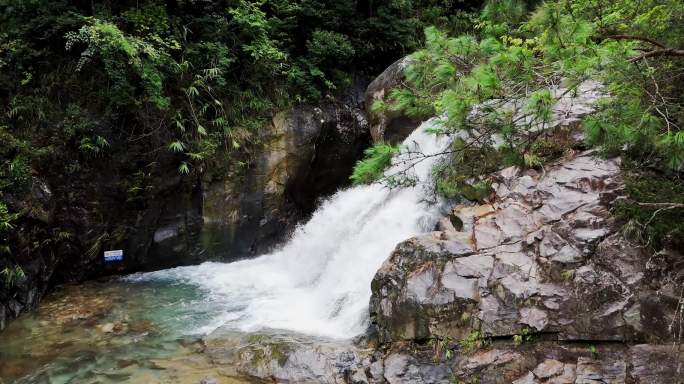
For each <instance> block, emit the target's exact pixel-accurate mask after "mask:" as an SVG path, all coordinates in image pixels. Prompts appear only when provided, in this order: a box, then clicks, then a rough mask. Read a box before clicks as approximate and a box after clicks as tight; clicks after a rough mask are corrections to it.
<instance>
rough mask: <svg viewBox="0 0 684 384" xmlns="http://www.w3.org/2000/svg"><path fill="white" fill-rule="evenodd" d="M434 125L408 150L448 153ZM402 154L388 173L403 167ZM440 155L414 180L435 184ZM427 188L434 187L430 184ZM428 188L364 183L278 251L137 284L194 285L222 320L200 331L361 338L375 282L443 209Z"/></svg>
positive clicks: (327, 205) (418, 133) (411, 140)
mask: <svg viewBox="0 0 684 384" xmlns="http://www.w3.org/2000/svg"><path fill="white" fill-rule="evenodd" d="M435 124H437V120H436V119H431V120H428V121H427V122H425V123H423V124H422V125H421V126H420V127H419V128H417V129H416V130H415V131H414V132H413V133H412V134H411V135H410V136H409V137H408V138H407V139H406V140H405V141H404V143H403V146H404V147H405V148H408V149H409V151H408V152H413V153H414V155H413V156H415V151H417V150H419V151H420V152H422V153H423V154H436V153H440V152H442V151H443V150H444V149H445V148H446V147H447V146H448V143H449V140H448V138H447V137H443V136H436V135H434V134H432V133H427V132H425V129H426V128H430V127H433V126H434V125H435ZM406 156H411V155H407V154H404V155H398V156H396V157H395V159H394V160H393V162H394V166H393V167H392V168H390V170H388V172H389V173H392V172H396V171H397V170H398V169H399V168H401V166H402V165H401V164H400V163H401V162H402V160H405V159H406ZM439 158H440V157H439V156H434V157H427V158H424V159H423V160H421V161H420V162H418V163H417V164H416V165H415V167H414V168H413V170H412V172H413V173H414V175H413V176H415V177H416V178H418V179H419V180H421V181H423V182H425V181H429V179H430V177H431V171H432V168H433V166H434V165H435V163H436V162H437V161H438V160H439ZM428 184H429V183H428ZM426 196H427V193H426V191H425V190H424V184H422V183H418V185H416V186H414V187H408V188H399V189H394V190H390V189H388V188H386V187H384V186H382V185H378V184H375V185H366V186H357V187H352V188H348V189H346V190H342V191H339V192H337V193H336V194H335V195H333V196H332V197H330V198H329V199H328V200H327V201H325V202H324V203H323V204H322V205H321V206H320V207H319V208H318V209H317V210H316V212H315V213H314V214H313V216H312V217H311V219H310V220H309V221H308V222H307V223H306V224H304V225H302V226H300V227H299V228H297V230H296V231H295V233H294V234H293V235H292V238H291V239H290V241H288V242H287V243H286V244H285V245H284V246H283V247H282V248H281V249H280V250H278V251H275V252H273V253H271V254H267V255H263V256H260V257H257V258H255V259H250V260H243V261H238V262H233V263H215V262H207V263H203V264H201V265H197V266H190V267H179V268H173V269H168V270H163V271H157V272H151V273H144V274H137V275H133V276H131V277H130V278H129V279H130V280H134V281H136V280H137V281H140V280H142V281H150V280H163V281H172V282H181V283H185V284H192V285H196V286H198V287H200V288H202V289H203V290H205V291H206V292H209V297H208V300H211V301H212V302H213V303H214V304H215V305H216V306H217V307H219V308H221V314H220V315H218V316H217V317H216V318H214V319H211V321H210V324H209V325H206V326H204V327H203V328H202V329H200V330H199V331H200V332H202V333H209V332H211V331H213V330H214V329H216V328H218V327H220V326H229V327H234V328H236V329H240V330H243V331H256V330H258V329H262V328H275V329H285V330H291V331H297V332H302V333H306V334H311V335H317V336H326V337H333V338H349V337H353V336H356V335H358V334H360V333H362V332H363V331H364V330H365V328H366V326H367V321H368V302H369V299H370V295H371V291H370V283H371V280H372V279H373V276H374V275H375V272H376V271H377V270H378V268H380V266H381V265H382V263H383V261H384V260H385V259H386V258H387V257H388V256H389V255H390V253H391V252H392V250H393V249H394V247H395V246H396V245H397V243H399V242H401V241H403V240H406V239H408V238H410V237H412V236H415V235H417V234H420V233H424V232H427V231H430V230H432V228H433V227H434V225H435V223H436V221H437V219H438V217H439V206H438V204H429V203H427V202H426V201H425V197H426Z"/></svg>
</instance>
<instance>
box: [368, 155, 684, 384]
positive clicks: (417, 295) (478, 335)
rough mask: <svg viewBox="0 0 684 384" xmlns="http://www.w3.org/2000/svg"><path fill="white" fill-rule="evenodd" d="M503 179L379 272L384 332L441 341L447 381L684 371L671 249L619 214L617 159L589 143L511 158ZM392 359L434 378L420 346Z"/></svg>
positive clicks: (646, 377)
mask: <svg viewBox="0 0 684 384" xmlns="http://www.w3.org/2000/svg"><path fill="white" fill-rule="evenodd" d="M495 180H496V183H495V184H494V190H495V196H494V197H493V198H492V199H491V200H490V202H489V203H488V204H482V205H460V206H456V207H455V208H454V209H453V215H454V216H455V217H458V219H460V220H458V221H456V222H462V223H463V227H462V228H459V229H458V230H457V229H456V228H454V226H453V225H452V220H448V219H445V220H443V221H442V222H441V223H440V230H439V231H436V232H433V233H430V234H427V235H425V236H422V237H418V238H414V239H410V240H408V241H406V242H404V243H402V244H399V245H398V246H397V248H396V250H395V252H394V253H393V254H392V255H391V256H390V258H389V259H388V260H387V261H386V262H385V264H384V265H383V267H382V268H381V269H380V270H379V271H378V273H377V275H376V277H375V279H374V281H373V285H372V289H373V296H372V298H371V306H370V312H371V318H372V322H373V324H374V325H375V327H376V329H377V331H378V337H379V339H380V342H381V343H383V344H384V345H386V346H389V348H397V347H398V346H401V345H403V343H406V342H409V343H417V344H421V343H433V344H435V345H438V346H436V347H435V349H434V353H435V355H436V356H437V357H438V358H439V359H440V360H442V363H440V364H436V365H435V364H433V363H430V366H434V367H435V368H439V369H440V370H442V371H443V378H444V380H446V378H447V377H456V378H458V379H459V380H462V381H463V382H478V383H510V382H516V383H546V382H553V383H584V382H615V383H622V382H638V383H650V382H659V383H675V382H679V381H677V380H680V379H679V374H678V369H679V367H680V365H681V364H682V363H684V360H683V359H682V357H681V356H680V355H679V354H677V353H670V352H673V350H672V346H671V344H670V342H671V341H673V340H677V339H678V337H679V332H680V328H679V325H677V324H679V322H680V321H681V319H680V318H679V315H678V314H677V312H676V310H677V302H678V300H680V298H679V296H678V295H679V292H678V290H677V287H676V286H675V285H674V282H672V281H671V280H669V279H666V278H664V276H662V275H661V273H662V271H663V270H667V267H666V266H665V265H662V263H664V262H665V260H664V259H663V260H660V261H659V262H657V261H655V260H654V259H650V258H649V254H648V253H647V252H645V251H644V250H643V249H642V248H641V247H640V246H638V245H636V244H633V243H631V242H630V241H628V240H627V239H625V237H624V236H623V235H622V233H620V232H619V227H618V226H616V225H615V224H614V223H613V222H612V219H611V217H610V208H611V204H612V202H614V201H615V200H616V199H617V198H619V197H620V196H621V195H622V190H623V187H624V184H623V181H622V179H621V176H620V170H619V164H618V162H617V161H616V160H613V159H608V160H606V159H601V158H598V157H596V156H595V154H592V153H591V152H584V153H579V154H576V155H573V156H572V157H568V158H565V159H563V160H561V161H559V162H558V163H557V164H555V165H553V166H551V167H549V168H547V169H546V173H545V174H540V173H537V172H534V171H526V172H522V171H520V170H519V169H516V168H509V169H505V170H503V171H501V172H499V173H498V174H496V175H495ZM672 325H675V326H672ZM644 343H648V344H644ZM399 349H401V347H399ZM447 351H449V355H448V356H451V355H452V354H453V355H455V356H456V357H455V358H453V359H447V358H446V357H445V356H447V355H446V353H447ZM387 359H388V360H385V369H388V368H390V372H389V373H388V372H386V374H385V378H386V379H387V380H388V381H389V382H430V381H428V380H427V377H426V376H421V375H417V376H415V377H412V376H411V375H410V374H409V373H407V372H408V371H407V369H409V368H410V366H411V365H416V364H418V363H417V362H418V361H420V356H414V355H412V354H411V353H408V354H407V353H406V352H403V353H400V354H399V355H394V354H390V355H389V357H388V358H387ZM395 360H396V361H400V362H401V363H400V364H399V363H396V361H395ZM388 361H389V362H390V363H391V364H389V365H388ZM395 363H396V364H395ZM397 364H398V365H399V367H398V368H397V367H396V366H395V365H397ZM418 365H420V364H418ZM402 372H404V373H402ZM388 375H389V376H391V377H394V379H390V377H388ZM592 380H593V381H592ZM445 382H446V381H445Z"/></svg>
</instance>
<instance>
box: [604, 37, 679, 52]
mask: <svg viewBox="0 0 684 384" xmlns="http://www.w3.org/2000/svg"><path fill="white" fill-rule="evenodd" d="M606 39H613V40H638V41H643V42H646V43H650V44H653V45H655V46H656V47H658V48H662V49H667V47H665V45H663V44H661V43H659V42H657V41H655V40H653V39H650V38H648V37H643V36H633V35H610V36H607V37H606Z"/></svg>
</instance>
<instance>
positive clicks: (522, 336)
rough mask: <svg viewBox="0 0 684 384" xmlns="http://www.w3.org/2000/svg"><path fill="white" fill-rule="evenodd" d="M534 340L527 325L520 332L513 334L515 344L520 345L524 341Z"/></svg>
mask: <svg viewBox="0 0 684 384" xmlns="http://www.w3.org/2000/svg"><path fill="white" fill-rule="evenodd" d="M532 340H533V336H532V333H531V332H530V329H529V328H527V327H523V329H521V330H520V333H519V334H516V335H513V343H514V344H515V345H520V344H522V343H529V342H531V341H532Z"/></svg>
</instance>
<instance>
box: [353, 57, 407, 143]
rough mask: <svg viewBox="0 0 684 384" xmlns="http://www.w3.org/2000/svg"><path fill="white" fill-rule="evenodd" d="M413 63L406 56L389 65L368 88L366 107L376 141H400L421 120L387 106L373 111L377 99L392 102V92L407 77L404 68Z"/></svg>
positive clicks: (371, 130) (372, 134) (387, 102)
mask: <svg viewBox="0 0 684 384" xmlns="http://www.w3.org/2000/svg"><path fill="white" fill-rule="evenodd" d="M410 64H411V59H410V57H408V56H406V57H404V58H401V59H399V60H397V61H396V62H394V63H393V64H392V65H390V66H389V67H387V69H385V71H383V72H382V73H381V74H380V75H379V76H378V77H376V78H375V80H373V81H372V82H371V83H370V84H369V85H368V89H367V90H366V107H367V110H368V120H369V123H370V133H371V136H372V137H373V140H374V141H375V142H379V141H386V142H390V143H399V142H401V141H402V140H403V139H404V138H405V137H406V136H408V135H409V134H410V133H411V132H412V131H413V130H414V129H415V128H416V127H418V125H420V123H421V121H419V120H416V119H412V118H410V117H408V116H405V115H403V114H402V113H400V112H396V111H392V110H390V109H389V108H385V109H384V110H382V111H373V108H372V106H373V103H374V102H376V101H381V102H384V103H385V104H386V105H387V104H390V101H389V94H390V92H391V91H392V90H393V89H395V88H397V87H399V85H401V82H402V81H403V80H404V79H405V75H404V70H405V69H406V67H407V66H409V65H410Z"/></svg>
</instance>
